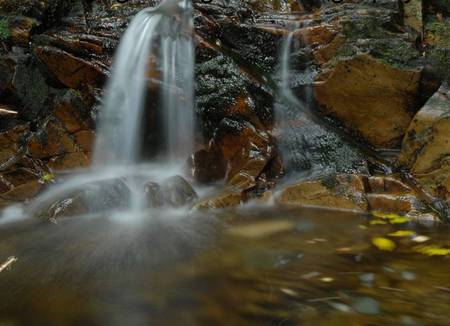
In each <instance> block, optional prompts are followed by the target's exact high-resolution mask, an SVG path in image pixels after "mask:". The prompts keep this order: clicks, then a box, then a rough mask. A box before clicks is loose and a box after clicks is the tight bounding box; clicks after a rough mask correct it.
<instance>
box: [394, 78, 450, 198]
mask: <svg viewBox="0 0 450 326" xmlns="http://www.w3.org/2000/svg"><path fill="white" fill-rule="evenodd" d="M449 135H450V90H449V88H448V87H447V86H442V87H441V88H440V89H439V91H438V92H436V94H435V95H433V97H432V98H431V99H430V100H429V101H428V102H427V104H426V105H425V106H424V107H423V108H422V109H421V110H420V111H419V112H418V113H417V115H416V116H415V117H414V119H413V122H412V123H411V125H410V127H409V129H408V132H407V134H406V136H405V138H404V140H403V147H402V152H401V155H400V158H399V161H398V164H399V165H400V166H403V167H406V168H408V169H409V170H410V171H411V173H412V174H413V175H414V177H415V178H416V179H417V180H418V181H419V183H420V184H421V185H422V186H423V187H424V188H425V189H426V190H427V191H428V192H429V193H431V194H433V195H434V196H436V197H438V198H440V199H442V200H445V201H447V202H450V137H449Z"/></svg>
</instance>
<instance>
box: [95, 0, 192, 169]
mask: <svg viewBox="0 0 450 326" xmlns="http://www.w3.org/2000/svg"><path fill="white" fill-rule="evenodd" d="M192 34H193V22H192V5H191V3H190V1H187V0H165V1H163V2H162V3H161V5H159V6H158V7H156V8H155V9H153V8H149V9H145V10H143V11H141V12H140V13H138V14H137V15H136V17H135V18H134V19H133V21H132V22H131V23H130V25H129V27H128V29H127V31H126V32H125V34H124V36H123V38H122V40H121V42H120V45H119V48H118V50H117V53H116V58H115V63H114V65H113V69H112V76H111V78H110V80H109V83H108V85H107V88H106V95H105V106H104V108H103V112H102V114H101V117H100V122H99V128H98V132H97V141H96V144H95V153H94V165H95V166H101V167H109V166H117V165H130V164H131V165H134V164H136V163H138V162H139V160H140V153H139V150H140V148H141V147H142V143H141V139H142V130H141V125H142V119H143V117H144V111H145V104H146V95H147V93H148V92H147V88H148V86H149V83H150V82H154V81H152V80H149V78H148V75H149V70H150V69H155V68H154V67H149V61H153V62H156V63H155V64H156V65H157V66H158V67H157V69H158V73H159V74H160V76H161V77H160V80H159V81H157V83H158V85H159V86H160V96H161V99H162V101H161V102H162V103H161V104H162V108H161V113H162V121H159V126H161V128H162V130H161V131H162V132H161V133H160V134H161V141H163V142H165V144H163V145H164V146H163V147H164V149H165V155H164V156H165V159H167V160H170V162H171V163H173V161H174V160H180V159H186V158H187V156H188V155H189V154H190V153H191V152H192V150H193V138H194V135H193V134H194V131H193V130H194V116H193V93H194V89H193V85H194V81H193V78H194V77H193V75H194V73H193V70H194V46H193V41H192ZM149 58H150V60H149ZM147 100H149V101H154V99H147Z"/></svg>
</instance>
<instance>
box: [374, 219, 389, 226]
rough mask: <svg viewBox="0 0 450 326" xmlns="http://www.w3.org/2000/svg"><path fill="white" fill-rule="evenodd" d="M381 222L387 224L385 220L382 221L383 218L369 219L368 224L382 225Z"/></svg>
mask: <svg viewBox="0 0 450 326" xmlns="http://www.w3.org/2000/svg"><path fill="white" fill-rule="evenodd" d="M383 224H387V222H386V221H383V220H373V221H370V225H383Z"/></svg>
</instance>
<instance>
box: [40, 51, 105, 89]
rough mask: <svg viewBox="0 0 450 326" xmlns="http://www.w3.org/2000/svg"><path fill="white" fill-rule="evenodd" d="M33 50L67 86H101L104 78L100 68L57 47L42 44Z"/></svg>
mask: <svg viewBox="0 0 450 326" xmlns="http://www.w3.org/2000/svg"><path fill="white" fill-rule="evenodd" d="M34 51H35V53H36V55H37V56H38V58H39V59H40V60H41V61H42V62H43V63H44V64H45V65H46V66H47V67H48V69H49V70H50V71H51V72H52V73H53V74H54V75H55V77H56V78H57V79H58V80H59V81H60V82H61V83H62V84H64V85H65V86H67V87H69V88H80V87H82V86H85V85H92V86H101V85H102V83H103V81H104V80H105V77H106V76H105V73H104V72H103V71H102V69H100V68H99V67H97V66H96V65H94V64H93V63H91V62H88V61H86V60H83V59H80V58H77V57H75V56H73V55H72V54H69V53H67V52H65V51H62V50H60V49H58V48H55V47H50V46H44V47H36V48H35V49H34Z"/></svg>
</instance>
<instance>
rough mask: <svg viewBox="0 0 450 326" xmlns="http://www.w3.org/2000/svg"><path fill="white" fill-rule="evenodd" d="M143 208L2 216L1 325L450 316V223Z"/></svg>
mask: <svg viewBox="0 0 450 326" xmlns="http://www.w3.org/2000/svg"><path fill="white" fill-rule="evenodd" d="M146 215H147V216H143V217H141V218H140V219H139V220H134V221H126V220H121V219H120V214H116V216H115V217H114V218H107V217H84V218H71V219H62V220H58V222H57V223H56V224H54V223H48V222H41V221H38V220H28V221H21V222H17V223H15V224H11V223H10V224H5V225H1V226H0V266H1V267H0V325H1V326H6V325H8V326H12V325H48V326H51V325H315V326H317V325H449V321H450V309H449V306H450V278H449V276H448V275H449V271H450V256H449V255H448V254H449V251H448V250H447V249H446V248H449V246H450V239H449V237H448V234H449V231H450V230H449V227H448V226H423V225H418V224H414V223H412V222H406V223H403V222H404V221H401V220H398V219H397V221H396V222H395V223H393V222H392V221H393V220H395V218H392V217H389V218H384V219H383V218H378V219H374V218H373V217H369V216H361V215H356V214H351V213H348V212H334V211H323V210H311V209H309V210H306V209H303V210H279V209H274V208H247V209H242V210H238V211H222V212H215V213H201V214H200V213H192V214H180V212H174V213H173V214H171V213H170V212H169V213H168V212H165V213H164V214H161V213H157V212H152V213H148V214H146ZM374 221H375V222H374ZM391 222H392V223H391Z"/></svg>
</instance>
